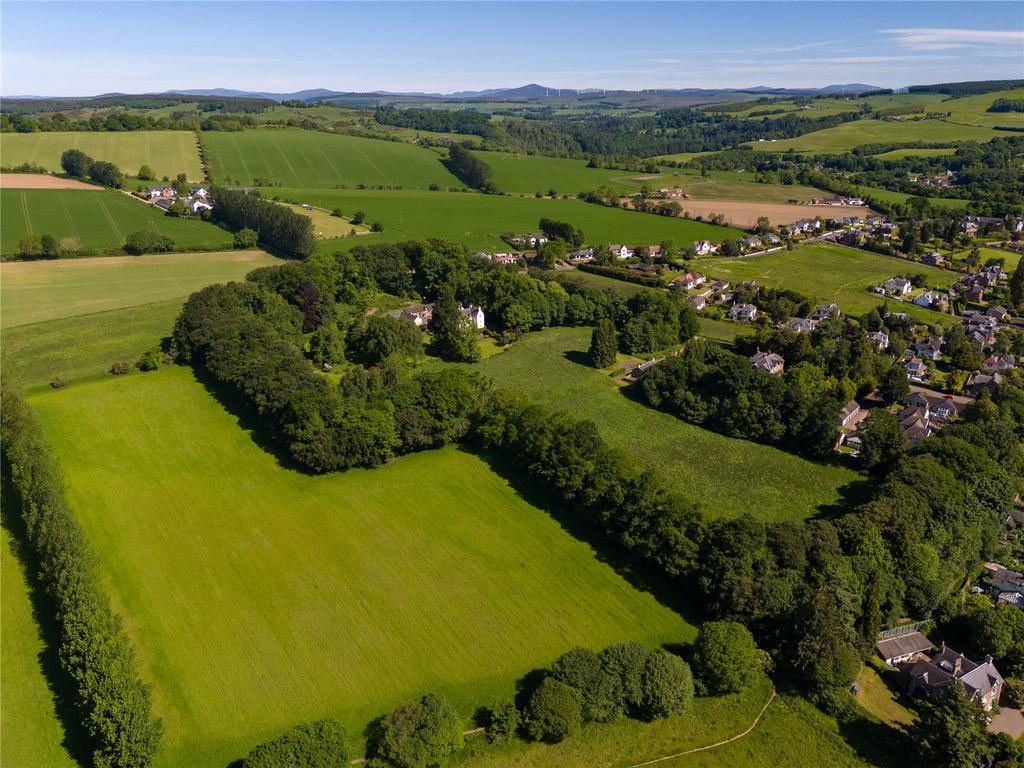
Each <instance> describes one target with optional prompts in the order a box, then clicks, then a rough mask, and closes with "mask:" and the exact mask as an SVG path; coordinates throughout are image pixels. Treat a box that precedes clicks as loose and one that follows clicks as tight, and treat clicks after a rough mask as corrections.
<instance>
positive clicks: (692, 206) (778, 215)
mask: <svg viewBox="0 0 1024 768" xmlns="http://www.w3.org/2000/svg"><path fill="white" fill-rule="evenodd" d="M678 202H679V204H680V205H681V206H682V207H683V210H684V211H686V212H687V213H689V214H690V215H691V216H703V217H704V218H705V219H706V218H707V217H708V216H710V215H711V214H713V213H721V214H722V215H724V216H725V220H726V221H727V222H728V223H729V224H732V225H733V226H735V227H744V228H746V229H749V228H750V227H753V226H754V225H755V224H757V219H758V217H760V216H767V217H768V221H769V222H770V223H771V225H772V226H782V225H786V224H792V223H793V222H794V221H796V220H797V219H814V218H817V217H818V216H820V217H821V218H823V219H837V218H840V217H842V216H862V217H863V216H867V215H868V214H870V213H871V209H870V208H866V207H864V206H859V205H791V204H789V203H749V202H739V201H736V200H679V201H678Z"/></svg>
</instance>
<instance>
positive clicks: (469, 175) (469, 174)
mask: <svg viewBox="0 0 1024 768" xmlns="http://www.w3.org/2000/svg"><path fill="white" fill-rule="evenodd" d="M448 169H449V170H450V171H451V172H452V173H453V174H455V175H456V176H457V177H458V178H459V179H461V180H462V181H463V182H465V183H466V184H468V185H469V186H471V187H474V188H476V189H480V190H483V191H485V192H493V191H495V190H494V189H493V187H492V186H491V167H490V166H489V165H488V164H487V163H485V162H484V161H483V160H481V159H480V158H479V157H477V156H476V155H474V154H473V153H472V152H470V151H469V150H468V149H466V148H465V147H464V146H462V145H461V144H452V145H451V146H449V147H448Z"/></svg>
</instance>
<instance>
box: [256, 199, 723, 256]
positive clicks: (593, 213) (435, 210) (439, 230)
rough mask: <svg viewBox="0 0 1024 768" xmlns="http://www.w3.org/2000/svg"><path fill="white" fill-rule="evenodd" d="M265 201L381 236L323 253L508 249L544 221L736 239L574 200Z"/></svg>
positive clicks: (590, 233)
mask: <svg viewBox="0 0 1024 768" xmlns="http://www.w3.org/2000/svg"><path fill="white" fill-rule="evenodd" d="M262 191H263V193H264V194H265V195H266V196H270V197H272V196H275V195H277V196H280V197H281V198H282V199H284V200H295V201H301V202H308V203H311V204H313V205H317V206H319V207H321V208H326V209H327V210H333V209H334V208H341V210H342V211H344V212H345V213H346V214H348V213H349V212H350V211H357V210H361V211H365V212H366V221H368V222H375V221H379V222H381V223H382V224H383V225H384V232H383V234H379V235H378V234H370V235H366V236H364V237H359V238H350V239H344V240H337V241H330V240H328V241H325V242H324V243H323V244H322V246H321V247H325V248H330V247H336V246H341V247H349V246H351V245H353V244H357V243H369V242H400V241H402V240H419V239H425V238H429V237H439V238H446V239H449V240H456V241H458V242H461V243H464V244H465V245H466V246H467V247H469V248H480V249H490V250H508V248H509V246H508V244H507V243H505V242H504V241H503V240H501V235H502V234H503V233H505V232H534V231H536V230H537V224H538V222H539V221H540V219H542V218H545V217H546V218H550V219H558V220H560V221H567V222H569V223H571V224H572V225H573V226H576V227H579V228H580V229H582V230H583V233H584V235H585V237H586V240H587V242H588V243H590V244H600V243H629V244H636V245H641V244H653V243H660V242H661V241H662V240H674V241H675V242H676V243H678V244H680V245H684V244H686V245H688V244H690V243H692V242H693V241H694V240H711V241H713V242H720V241H722V240H725V239H728V238H734V237H740V236H742V234H743V233H742V232H740V231H739V230H736V229H733V228H731V227H718V226H715V225H713V224H704V223H701V222H699V221H687V220H685V219H681V218H672V217H667V216H655V215H653V214H646V213H637V212H635V211H625V210H622V209H619V208H607V207H604V206H599V205H592V204H590V203H584V202H581V201H579V200H538V199H535V198H532V197H515V196H508V195H480V194H476V193H463V192H429V191H425V190H398V191H381V190H349V189H337V190H334V189H310V188H306V189H289V188H283V189H281V188H276V187H270V188H268V189H264V190H262Z"/></svg>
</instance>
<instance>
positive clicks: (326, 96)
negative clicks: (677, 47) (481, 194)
mask: <svg viewBox="0 0 1024 768" xmlns="http://www.w3.org/2000/svg"><path fill="white" fill-rule="evenodd" d="M877 90H881V89H880V88H879V87H878V86H875V85H868V84H866V83H846V84H842V85H826V86H825V87H823V88H779V87H773V86H767V85H757V86H753V87H751V88H648V89H644V90H640V91H627V90H619V89H605V88H551V87H549V86H545V85H539V84H537V83H529V84H527V85H521V86H519V87H517V88H485V89H483V90H479V91H455V92H454V93H435V92H423V91H362V92H359V91H335V90H331V89H329V88H307V89H305V90H301V91H292V92H290V93H276V92H273V91H243V90H239V89H236V88H181V89H175V90H170V91H163V92H162V93H159V94H125V93H116V92H115V93H101V94H99V95H97V96H83V97H71V96H31V95H24V96H5V97H4V98H7V99H34V100H39V99H72V98H79V99H87V98H104V97H105V98H111V97H117V96H128V95H148V96H163V95H171V94H178V95H184V96H206V97H211V98H216V97H218V96H219V97H240V98H255V99H272V100H273V101H292V100H295V101H308V102H312V101H337V102H345V101H349V102H354V101H360V100H362V101H366V100H378V101H380V100H386V99H396V100H427V99H430V100H437V101H481V100H488V101H507V100H517V99H521V100H524V101H536V100H544V99H550V98H563V99H564V98H577V99H593V98H603V97H606V96H607V97H613V96H617V97H625V96H633V97H635V96H637V95H643V96H650V97H657V96H662V97H667V98H672V97H680V96H685V97H688V98H689V99H690V100H695V99H698V100H699V99H700V98H703V97H707V98H708V99H710V100H716V101H721V100H723V99H724V98H727V97H728V95H729V94H733V93H736V94H754V95H758V96H762V95H778V96H815V95H819V96H820V95H827V94H832V93H864V92H866V91H877Z"/></svg>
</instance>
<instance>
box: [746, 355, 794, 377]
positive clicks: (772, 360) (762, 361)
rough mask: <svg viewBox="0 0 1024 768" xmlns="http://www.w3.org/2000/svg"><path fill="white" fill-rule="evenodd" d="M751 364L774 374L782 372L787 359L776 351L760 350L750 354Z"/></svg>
mask: <svg viewBox="0 0 1024 768" xmlns="http://www.w3.org/2000/svg"><path fill="white" fill-rule="evenodd" d="M750 364H751V365H752V366H754V367H755V368H756V369H757V370H759V371H764V372H765V373H770V374H772V375H773V376H774V375H775V374H777V373H782V370H783V369H784V368H785V367H786V361H785V360H784V359H783V357H782V355H777V354H775V353H774V352H762V351H760V350H758V351H757V352H755V353H754V354H753V355H751V356H750Z"/></svg>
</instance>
